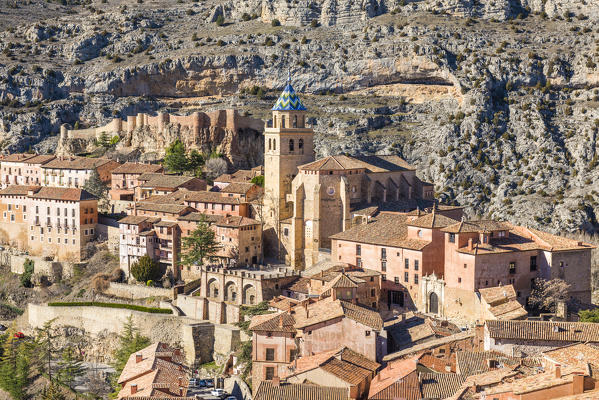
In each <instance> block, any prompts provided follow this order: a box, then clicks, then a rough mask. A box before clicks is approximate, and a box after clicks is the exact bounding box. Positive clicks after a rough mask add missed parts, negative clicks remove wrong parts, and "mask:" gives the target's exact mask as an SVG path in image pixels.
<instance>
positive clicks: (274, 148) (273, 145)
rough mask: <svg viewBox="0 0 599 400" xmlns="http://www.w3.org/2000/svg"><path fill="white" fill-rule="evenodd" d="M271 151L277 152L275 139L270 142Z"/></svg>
mask: <svg viewBox="0 0 599 400" xmlns="http://www.w3.org/2000/svg"><path fill="white" fill-rule="evenodd" d="M272 149H273V150H275V151H276V150H277V139H273V140H272Z"/></svg>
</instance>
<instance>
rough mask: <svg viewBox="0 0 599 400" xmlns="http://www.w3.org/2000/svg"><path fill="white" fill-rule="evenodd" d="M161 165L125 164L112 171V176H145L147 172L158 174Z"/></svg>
mask: <svg viewBox="0 0 599 400" xmlns="http://www.w3.org/2000/svg"><path fill="white" fill-rule="evenodd" d="M160 171H162V165H158V164H142V163H131V162H127V163H125V164H123V165H121V166H119V167H117V168H115V169H113V170H112V173H113V174H145V173H148V172H160Z"/></svg>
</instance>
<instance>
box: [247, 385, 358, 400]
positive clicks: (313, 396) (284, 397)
mask: <svg viewBox="0 0 599 400" xmlns="http://www.w3.org/2000/svg"><path fill="white" fill-rule="evenodd" d="M348 399H349V392H348V390H347V389H345V388H338V387H329V386H317V385H312V384H307V383H299V384H293V383H285V382H281V384H280V385H278V386H277V385H275V384H273V382H271V381H262V382H260V386H258V390H256V394H255V396H254V400H348Z"/></svg>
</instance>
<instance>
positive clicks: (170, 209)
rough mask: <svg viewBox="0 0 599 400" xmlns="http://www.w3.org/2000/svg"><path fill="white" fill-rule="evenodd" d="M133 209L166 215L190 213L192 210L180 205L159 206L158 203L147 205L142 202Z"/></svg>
mask: <svg viewBox="0 0 599 400" xmlns="http://www.w3.org/2000/svg"><path fill="white" fill-rule="evenodd" d="M135 208H136V209H137V210H140V211H154V212H163V213H168V214H181V213H183V212H185V211H186V210H188V211H192V210H193V208H191V207H189V206H185V205H180V204H168V203H167V204H160V203H148V202H146V201H142V202H139V203H136V204H135Z"/></svg>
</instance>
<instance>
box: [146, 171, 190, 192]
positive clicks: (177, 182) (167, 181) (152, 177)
mask: <svg viewBox="0 0 599 400" xmlns="http://www.w3.org/2000/svg"><path fill="white" fill-rule="evenodd" d="M137 179H138V180H139V181H142V182H143V183H141V184H140V186H141V187H144V188H154V187H158V188H168V189H176V188H178V187H180V186H182V185H184V184H186V183H188V182H190V181H194V180H197V181H200V179H198V178H195V177H193V176H181V175H165V174H155V173H145V174H143V175H140V176H139V178H137Z"/></svg>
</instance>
